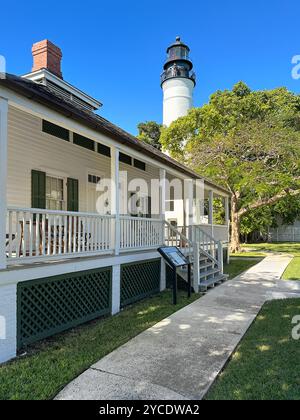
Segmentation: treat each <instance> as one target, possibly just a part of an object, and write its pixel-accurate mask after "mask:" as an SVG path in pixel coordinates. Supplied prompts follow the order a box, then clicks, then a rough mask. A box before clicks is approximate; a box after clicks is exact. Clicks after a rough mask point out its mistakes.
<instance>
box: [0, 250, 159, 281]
mask: <svg viewBox="0 0 300 420" xmlns="http://www.w3.org/2000/svg"><path fill="white" fill-rule="evenodd" d="M155 252H156V250H155V249H149V250H142V251H135V250H128V251H125V252H124V251H123V252H122V253H120V254H119V255H118V256H116V255H115V254H113V253H112V254H105V255H103V254H100V255H98V256H95V255H93V256H85V257H83V256H80V257H77V258H76V257H72V258H66V259H59V260H55V259H52V260H43V261H37V262H34V263H27V264H24V263H23V264H22V263H20V262H16V264H11V265H9V266H7V268H6V269H4V270H0V275H1V274H2V273H7V272H11V271H18V270H26V269H32V268H40V267H51V266H53V265H55V266H57V265H65V264H69V263H71V264H78V263H79V264H80V263H83V262H84V263H85V262H89V261H95V260H98V261H99V262H100V261H101V263H103V262H104V261H105V260H111V259H116V258H118V259H122V258H126V257H127V258H129V257H133V256H135V255H136V256H137V258H138V257H139V256H141V255H147V254H153V253H155ZM158 256H159V255H158ZM108 266H109V264H108Z"/></svg>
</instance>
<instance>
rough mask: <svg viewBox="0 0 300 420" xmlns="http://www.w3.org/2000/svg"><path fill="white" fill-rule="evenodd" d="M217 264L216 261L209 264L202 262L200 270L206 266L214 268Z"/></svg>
mask: <svg viewBox="0 0 300 420" xmlns="http://www.w3.org/2000/svg"><path fill="white" fill-rule="evenodd" d="M214 265H216V264H215V263H214V262H212V261H211V262H210V263H207V264H200V270H204V268H213V266H214Z"/></svg>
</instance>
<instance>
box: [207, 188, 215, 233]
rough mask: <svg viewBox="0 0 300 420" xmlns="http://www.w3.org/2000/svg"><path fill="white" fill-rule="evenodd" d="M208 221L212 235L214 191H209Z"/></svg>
mask: <svg viewBox="0 0 300 420" xmlns="http://www.w3.org/2000/svg"><path fill="white" fill-rule="evenodd" d="M208 223H209V224H210V225H211V236H214V192H213V190H210V191H209V212H208Z"/></svg>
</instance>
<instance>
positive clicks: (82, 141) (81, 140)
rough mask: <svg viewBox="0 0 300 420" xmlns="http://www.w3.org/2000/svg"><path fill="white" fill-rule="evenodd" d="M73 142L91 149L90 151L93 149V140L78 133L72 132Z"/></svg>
mask: <svg viewBox="0 0 300 420" xmlns="http://www.w3.org/2000/svg"><path fill="white" fill-rule="evenodd" d="M73 143H74V144H77V146H81V147H84V148H85V149H88V150H91V151H92V152H94V151H95V142H94V141H93V140H91V139H88V138H87V137H83V136H81V135H80V134H76V133H74V136H73Z"/></svg>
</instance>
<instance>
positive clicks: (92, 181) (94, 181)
mask: <svg viewBox="0 0 300 420" xmlns="http://www.w3.org/2000/svg"><path fill="white" fill-rule="evenodd" d="M88 181H89V183H90V184H95V185H96V184H98V183H99V182H100V181H101V178H100V176H96V175H91V174H89V175H88Z"/></svg>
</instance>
